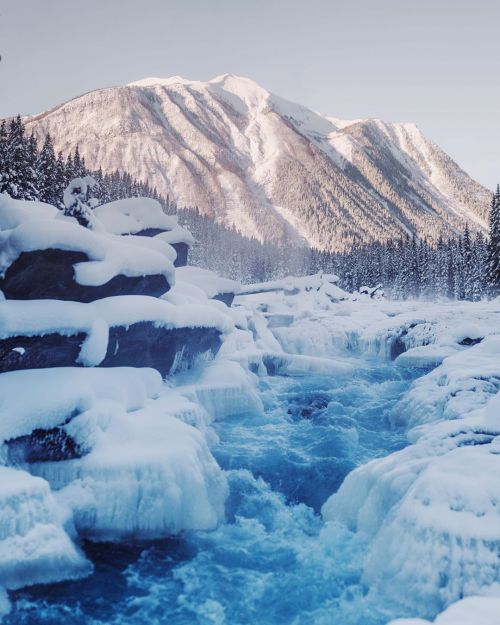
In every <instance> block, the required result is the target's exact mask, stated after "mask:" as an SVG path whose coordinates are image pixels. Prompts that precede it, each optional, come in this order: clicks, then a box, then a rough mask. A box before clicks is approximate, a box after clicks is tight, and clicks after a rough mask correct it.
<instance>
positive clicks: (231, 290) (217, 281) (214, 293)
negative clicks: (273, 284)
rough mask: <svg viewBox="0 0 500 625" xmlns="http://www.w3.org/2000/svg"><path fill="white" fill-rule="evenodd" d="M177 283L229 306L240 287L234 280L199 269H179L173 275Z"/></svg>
mask: <svg viewBox="0 0 500 625" xmlns="http://www.w3.org/2000/svg"><path fill="white" fill-rule="evenodd" d="M175 277H176V280H177V282H184V283H187V284H190V285H193V286H195V287H197V288H199V289H201V290H202V291H203V292H204V293H205V295H206V296H207V297H209V298H211V299H216V300H220V301H221V302H224V304H226V305H227V306H231V304H232V302H233V299H234V296H235V294H236V293H238V292H239V291H240V288H241V285H240V283H239V282H237V281H236V280H229V279H228V278H221V277H220V276H218V275H217V274H215V273H214V272H213V271H209V270H208V269H202V268H201V267H180V268H179V269H177V271H176V273H175Z"/></svg>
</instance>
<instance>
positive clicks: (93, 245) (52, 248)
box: [0, 219, 174, 301]
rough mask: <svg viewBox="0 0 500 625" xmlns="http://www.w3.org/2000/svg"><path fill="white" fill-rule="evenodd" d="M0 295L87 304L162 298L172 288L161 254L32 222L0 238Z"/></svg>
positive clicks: (64, 224)
mask: <svg viewBox="0 0 500 625" xmlns="http://www.w3.org/2000/svg"><path fill="white" fill-rule="evenodd" d="M0 250H1V251H0V274H1V276H2V277H1V278H0V289H1V290H2V291H3V292H4V295H5V296H6V297H7V298H13V299H65V300H77V301H92V300H95V299H98V298H100V297H106V296H111V295H122V294H127V295H132V294H145V295H156V296H158V295H162V294H163V293H165V292H166V291H168V289H169V288H170V285H171V284H173V283H174V273H173V272H174V268H173V264H172V262H171V260H170V259H169V258H168V256H167V255H166V254H165V253H161V252H160V251H158V250H157V249H146V248H145V247H142V249H141V251H140V254H139V253H137V249H136V246H133V245H131V244H130V243H127V241H126V239H125V238H124V237H115V236H113V235H108V234H105V233H101V232H92V231H91V230H88V229H86V228H83V227H82V226H79V225H77V224H76V223H72V222H71V221H65V220H58V219H52V220H42V219H32V220H29V221H25V222H24V223H21V224H20V225H18V226H16V227H15V228H13V229H12V230H4V231H1V232H0Z"/></svg>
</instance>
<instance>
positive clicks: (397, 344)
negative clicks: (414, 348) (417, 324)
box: [391, 332, 406, 360]
mask: <svg viewBox="0 0 500 625" xmlns="http://www.w3.org/2000/svg"><path fill="white" fill-rule="evenodd" d="M405 334H406V332H405ZM405 351H406V345H405V344H404V341H403V340H402V338H401V337H400V336H397V337H396V338H395V339H394V340H393V341H392V342H391V360H396V358H397V357H398V356H400V355H401V354H404V353H405Z"/></svg>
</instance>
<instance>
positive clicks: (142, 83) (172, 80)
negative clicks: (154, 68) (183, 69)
mask: <svg viewBox="0 0 500 625" xmlns="http://www.w3.org/2000/svg"><path fill="white" fill-rule="evenodd" d="M190 82H192V81H191V80H187V79H186V78H183V77H182V76H170V77H169V78H158V77H156V76H151V77H149V78H142V79H141V80H135V81H134V82H129V83H127V85H126V86H127V87H154V86H156V85H160V86H168V85H177V84H181V85H185V84H189V83H190Z"/></svg>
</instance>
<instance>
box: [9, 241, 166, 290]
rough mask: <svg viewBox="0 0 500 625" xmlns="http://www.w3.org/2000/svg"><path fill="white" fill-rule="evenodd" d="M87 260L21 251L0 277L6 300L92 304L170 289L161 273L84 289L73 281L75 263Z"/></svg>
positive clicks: (72, 255)
mask: <svg viewBox="0 0 500 625" xmlns="http://www.w3.org/2000/svg"><path fill="white" fill-rule="evenodd" d="M88 260H89V258H88V256H87V255H86V254H84V253H83V252H70V251H66V250H59V249H47V250H37V251H34V252H23V253H22V254H21V255H20V256H19V258H18V259H17V260H16V261H14V262H13V263H12V265H11V266H10V267H9V268H8V269H7V271H6V273H5V276H4V277H3V278H0V290H1V291H3V293H4V295H5V297H6V298H7V299H22V300H25V299H60V300H73V301H78V302H92V301H94V300H96V299H100V298H103V297H111V296H113V295H151V296H153V297H159V296H160V295H163V294H164V293H166V292H167V291H168V290H169V289H170V285H169V283H168V281H167V279H166V278H165V276H164V275H162V274H154V275H146V276H137V277H128V276H123V275H118V276H115V277H114V278H112V279H111V280H110V281H109V282H107V283H106V284H103V285H100V286H86V285H81V284H78V283H77V282H75V275H74V273H75V272H74V268H73V265H74V264H75V263H80V262H86V261H88Z"/></svg>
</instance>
